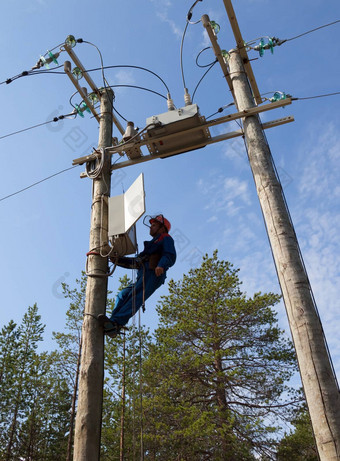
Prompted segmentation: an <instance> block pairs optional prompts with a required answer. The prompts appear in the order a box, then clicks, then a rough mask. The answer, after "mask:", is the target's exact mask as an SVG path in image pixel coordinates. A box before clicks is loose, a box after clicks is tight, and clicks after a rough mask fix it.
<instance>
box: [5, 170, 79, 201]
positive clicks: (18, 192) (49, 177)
mask: <svg viewBox="0 0 340 461" xmlns="http://www.w3.org/2000/svg"><path fill="white" fill-rule="evenodd" d="M78 166H79V165H75V166H71V167H70V168H65V169H64V170H61V171H58V173H54V174H52V175H51V176H47V178H44V179H41V180H40V181H37V182H35V183H33V184H31V185H29V186H27V187H24V188H23V189H20V190H18V191H16V192H13V193H12V194H9V195H6V196H5V197H1V198H0V202H2V201H3V200H6V199H8V198H10V197H13V195H17V194H20V193H21V192H24V191H25V190H27V189H30V188H31V187H34V186H37V185H38V184H41V183H42V182H44V181H47V180H48V179H51V178H54V176H58V175H59V174H61V173H64V172H65V171H69V170H73V169H74V168H77V167H78Z"/></svg>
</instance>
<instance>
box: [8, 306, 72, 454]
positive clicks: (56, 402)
mask: <svg viewBox="0 0 340 461" xmlns="http://www.w3.org/2000/svg"><path fill="white" fill-rule="evenodd" d="M40 320H41V317H40V315H39V314H38V308H37V305H36V304H35V305H34V306H33V307H29V308H28V311H27V312H26V313H25V314H24V317H23V320H22V323H21V325H20V327H19V328H18V327H17V326H16V324H15V323H14V322H13V321H10V322H9V324H8V325H7V326H5V327H4V328H3V329H2V331H1V334H0V338H1V339H0V370H1V399H0V407H1V408H0V414H1V415H2V416H1V423H0V424H1V426H0V428H1V435H0V442H1V444H0V458H1V459H3V460H6V461H12V460H15V461H16V460H18V459H31V460H35V461H40V460H41V461H43V460H44V461H50V460H51V461H52V460H55V459H62V458H63V457H65V436H64V434H65V431H66V429H67V425H66V421H67V419H68V408H69V405H70V401H69V393H68V387H67V383H66V380H65V379H64V378H63V375H62V374H61V373H60V370H57V369H56V367H55V361H54V354H53V353H46V352H42V353H37V347H38V344H39V342H41V341H42V340H43V332H44V325H42V323H41V322H40Z"/></svg>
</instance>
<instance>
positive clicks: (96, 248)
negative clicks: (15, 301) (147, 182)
mask: <svg viewBox="0 0 340 461" xmlns="http://www.w3.org/2000/svg"><path fill="white" fill-rule="evenodd" d="M100 110H101V115H100V127H99V130H100V131H99V143H98V149H101V148H105V147H109V146H111V144H112V91H111V90H110V89H107V90H103V91H102V97H101V106H100ZM102 155H103V151H102ZM110 181H111V159H110V155H109V154H107V157H105V158H104V163H103V167H102V171H101V173H100V174H99V176H98V177H97V178H94V179H93V189H92V190H93V192H92V213H91V230H90V253H92V254H90V255H89V256H88V267H87V271H88V280H87V287H86V302H85V316H84V321H83V329H82V338H83V339H82V341H83V342H82V355H81V369H80V379H79V396H78V409H77V417H76V425H75V438H74V455H73V459H74V461H97V460H99V457H100V436H101V418H102V403H103V378H104V335H103V329H102V328H101V327H100V325H99V323H98V321H97V320H96V317H97V316H98V314H103V313H105V309H106V299H107V267H108V261H107V258H103V257H102V256H100V254H99V253H100V251H101V248H100V247H101V245H103V244H104V243H105V242H106V241H107V229H108V207H107V198H108V196H109V195H110ZM102 251H104V252H105V249H103V250H102Z"/></svg>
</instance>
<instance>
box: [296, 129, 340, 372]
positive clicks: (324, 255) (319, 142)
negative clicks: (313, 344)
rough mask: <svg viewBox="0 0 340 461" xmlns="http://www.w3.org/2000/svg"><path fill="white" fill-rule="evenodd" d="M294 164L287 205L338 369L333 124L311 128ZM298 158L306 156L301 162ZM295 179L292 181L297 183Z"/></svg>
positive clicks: (337, 146)
mask: <svg viewBox="0 0 340 461" xmlns="http://www.w3.org/2000/svg"><path fill="white" fill-rule="evenodd" d="M303 139H304V142H303V145H302V146H301V148H300V151H299V155H298V158H297V162H296V173H297V176H296V177H295V178H294V179H295V181H296V182H297V188H298V190H299V197H300V201H299V202H298V203H294V204H293V207H291V211H292V215H293V220H294V221H295V228H296V232H297V235H298V237H299V243H300V246H301V249H302V254H303V258H304V260H305V263H306V268H307V272H308V276H309V279H310V282H311V286H312V290H313V293H314V296H315V300H316V304H317V307H318V310H319V312H320V317H321V320H322V323H323V327H324V330H325V334H326V339H327V342H328V344H329V347H330V351H331V356H332V358H333V360H334V362H335V368H336V369H337V370H338V371H339V370H340V355H339V351H340V337H339V334H338V329H339V321H340V309H339V286H340V241H339V228H340V206H339V193H340V187H339V183H340V174H339V156H340V138H339V136H338V133H337V129H336V126H335V124H333V123H327V125H326V126H320V125H318V126H317V128H316V127H315V126H313V127H310V129H309V132H308V133H307V134H305V135H304V136H303ZM302 158H308V162H305V161H304V162H303V165H304V167H303V168H302V167H301V166H300V165H302V160H301V159H302ZM295 181H294V182H295Z"/></svg>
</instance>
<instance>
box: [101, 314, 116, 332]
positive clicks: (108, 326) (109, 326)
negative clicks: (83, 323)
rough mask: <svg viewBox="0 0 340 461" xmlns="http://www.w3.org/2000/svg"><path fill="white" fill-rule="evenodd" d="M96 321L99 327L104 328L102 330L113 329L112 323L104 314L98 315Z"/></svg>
mask: <svg viewBox="0 0 340 461" xmlns="http://www.w3.org/2000/svg"><path fill="white" fill-rule="evenodd" d="M97 320H98V322H99V323H100V325H101V326H102V327H103V328H104V330H111V329H112V328H113V325H114V323H116V322H112V321H111V320H110V319H109V317H107V316H106V315H105V314H99V315H98V316H97Z"/></svg>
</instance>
